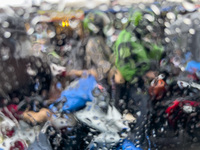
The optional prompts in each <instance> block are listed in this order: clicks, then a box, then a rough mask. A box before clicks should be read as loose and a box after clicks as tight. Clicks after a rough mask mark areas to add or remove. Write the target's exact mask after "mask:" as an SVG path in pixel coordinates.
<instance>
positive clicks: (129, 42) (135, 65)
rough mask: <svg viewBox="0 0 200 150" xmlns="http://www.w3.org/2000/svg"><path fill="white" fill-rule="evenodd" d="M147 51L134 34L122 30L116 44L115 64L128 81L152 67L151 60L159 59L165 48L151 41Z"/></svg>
mask: <svg viewBox="0 0 200 150" xmlns="http://www.w3.org/2000/svg"><path fill="white" fill-rule="evenodd" d="M149 47H150V48H151V50H150V51H147V50H146V49H145V47H144V46H143V43H141V42H140V41H138V40H135V39H134V35H132V34H131V33H130V32H128V31H126V29H124V30H122V31H121V32H120V34H119V36H118V39H117V41H116V42H115V44H114V47H113V49H114V54H115V66H116V67H117V69H118V70H119V71H120V72H121V74H122V76H123V77H124V79H125V80H126V81H131V80H132V79H133V77H134V76H141V75H143V74H144V73H145V71H147V70H148V69H149V68H150V63H151V60H159V59H160V57H161V54H162V52H163V48H162V47H160V46H158V45H156V44H154V43H151V44H150V45H149Z"/></svg>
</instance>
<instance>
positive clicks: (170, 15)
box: [166, 12, 176, 20]
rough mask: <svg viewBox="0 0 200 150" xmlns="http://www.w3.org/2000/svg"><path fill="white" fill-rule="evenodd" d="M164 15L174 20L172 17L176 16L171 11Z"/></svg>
mask: <svg viewBox="0 0 200 150" xmlns="http://www.w3.org/2000/svg"><path fill="white" fill-rule="evenodd" d="M166 16H167V18H168V19H170V20H174V19H175V18H176V16H175V14H174V13H172V12H168V13H167V15H166Z"/></svg>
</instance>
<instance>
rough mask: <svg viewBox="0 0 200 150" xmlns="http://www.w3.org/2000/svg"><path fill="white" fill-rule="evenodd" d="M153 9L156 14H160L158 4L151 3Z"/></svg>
mask: <svg viewBox="0 0 200 150" xmlns="http://www.w3.org/2000/svg"><path fill="white" fill-rule="evenodd" d="M151 9H152V11H153V12H154V13H155V14H156V15H160V9H159V8H158V7H157V6H156V5H151Z"/></svg>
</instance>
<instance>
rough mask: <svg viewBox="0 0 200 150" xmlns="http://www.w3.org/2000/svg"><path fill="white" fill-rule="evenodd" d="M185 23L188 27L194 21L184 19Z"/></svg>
mask: <svg viewBox="0 0 200 150" xmlns="http://www.w3.org/2000/svg"><path fill="white" fill-rule="evenodd" d="M183 22H184V23H185V24H187V25H190V24H191V23H192V21H191V20H190V19H189V18H185V19H183Z"/></svg>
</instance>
